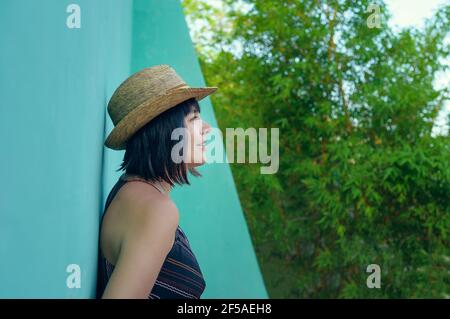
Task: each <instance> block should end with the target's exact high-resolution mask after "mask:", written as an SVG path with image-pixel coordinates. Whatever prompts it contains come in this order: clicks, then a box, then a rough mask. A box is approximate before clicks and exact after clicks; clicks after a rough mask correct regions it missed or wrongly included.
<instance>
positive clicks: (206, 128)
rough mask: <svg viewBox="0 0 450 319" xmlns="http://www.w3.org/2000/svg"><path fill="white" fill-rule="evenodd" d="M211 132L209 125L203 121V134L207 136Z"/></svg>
mask: <svg viewBox="0 0 450 319" xmlns="http://www.w3.org/2000/svg"><path fill="white" fill-rule="evenodd" d="M210 131H211V125H209V123H208V122H205V121H203V134H208V133H209V132H210Z"/></svg>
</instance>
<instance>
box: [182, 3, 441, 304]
mask: <svg viewBox="0 0 450 319" xmlns="http://www.w3.org/2000/svg"><path fill="white" fill-rule="evenodd" d="M371 2H372V1H366V0H358V1H343V0H335V1H312V0H305V1H278V0H247V1H230V0H227V1H222V2H221V5H222V7H220V8H217V7H214V6H211V5H208V4H207V3H208V1H202V0H185V1H184V2H183V4H184V6H185V10H186V13H187V17H188V19H190V23H191V25H192V26H193V27H192V30H193V36H194V40H195V41H196V47H197V50H198V54H199V57H200V62H201V66H202V69H203V72H204V75H205V77H206V81H207V83H208V85H215V86H218V87H219V90H218V91H217V92H216V93H215V94H214V95H213V96H212V101H213V105H214V109H215V113H216V117H217V119H218V122H219V126H220V128H221V129H222V130H224V129H225V128H226V127H243V128H248V127H255V128H258V127H267V128H270V127H279V128H280V169H279V172H278V173H277V174H275V175H261V174H260V173H259V167H257V165H255V164H235V165H232V171H233V175H234V178H235V182H236V184H237V188H238V191H239V196H240V199H241V202H242V205H243V208H244V211H245V214H246V218H247V221H248V224H249V227H250V230H251V233H252V237H253V242H254V245H255V247H256V251H257V254H258V258H259V260H260V264H261V266H262V269H263V272H264V276H265V278H266V284H267V287H268V290H269V294H270V295H271V297H285V298H299V297H300V298H304V297H314V298H336V297H339V298H431V297H434V298H443V297H447V298H448V297H449V295H448V294H449V292H450V284H449V276H448V270H449V251H448V247H449V237H448V231H449V229H450V214H449V213H450V209H449V198H450V166H449V159H450V156H449V154H450V153H449V150H450V147H449V146H450V143H449V137H448V134H447V135H437V136H436V135H434V134H432V128H433V122H434V121H435V119H436V116H437V114H438V112H439V111H440V110H441V109H442V108H443V106H444V103H445V102H446V101H448V99H449V94H448V93H449V92H448V88H445V89H437V88H435V86H434V85H433V82H434V80H435V78H436V75H437V74H438V72H446V71H447V69H446V66H445V64H444V62H443V61H444V60H445V59H446V58H447V59H448V58H449V57H450V51H449V49H450V47H449V45H448V42H446V41H444V40H445V38H446V37H447V36H449V30H450V6H449V5H447V6H443V7H441V8H440V10H439V11H438V12H437V13H436V14H435V15H434V17H433V18H432V19H430V20H428V21H427V23H426V25H425V28H424V29H423V30H417V29H411V28H410V29H405V30H402V31H401V32H399V33H395V32H393V31H392V30H390V29H389V27H388V26H387V21H388V19H389V14H388V12H387V8H386V6H385V5H384V4H383V3H382V2H378V3H380V6H381V23H382V26H381V28H368V27H367V24H366V21H367V18H368V16H369V15H370V12H366V9H367V7H368V6H369V4H370V3H371ZM200 21H203V22H205V21H206V23H204V24H203V27H195V26H196V25H199V24H198V23H199V22H200ZM208 34H209V36H208ZM237 44H238V45H237ZM233 48H241V50H236V49H233ZM280 260H281V261H282V264H283V265H284V267H286V269H289V276H291V277H292V276H293V275H292V274H295V276H294V277H293V278H291V279H292V280H290V282H291V283H290V284H291V286H290V287H289V286H288V285H286V286H285V289H284V291H280V289H279V288H277V283H276V280H275V279H273V278H275V277H276V276H279V274H273V269H274V267H271V265H274V264H277V265H278V263H279V261H280ZM369 264H378V265H380V267H381V272H382V274H381V289H369V288H368V287H367V286H366V279H367V276H368V273H366V267H367V265H369ZM265 269H267V270H268V272H265ZM279 270H282V269H279Z"/></svg>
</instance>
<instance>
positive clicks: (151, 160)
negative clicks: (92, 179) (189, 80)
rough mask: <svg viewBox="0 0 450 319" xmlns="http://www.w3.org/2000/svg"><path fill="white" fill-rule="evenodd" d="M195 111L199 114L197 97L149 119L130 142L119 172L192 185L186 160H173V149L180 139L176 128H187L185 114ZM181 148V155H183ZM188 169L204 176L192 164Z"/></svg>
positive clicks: (195, 174) (192, 172)
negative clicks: (175, 131) (173, 132)
mask: <svg viewBox="0 0 450 319" xmlns="http://www.w3.org/2000/svg"><path fill="white" fill-rule="evenodd" d="M193 112H198V113H200V106H199V104H198V102H197V100H196V99H195V98H190V99H188V100H185V101H183V102H181V103H179V104H177V105H176V106H174V107H172V108H170V109H168V110H166V111H164V112H163V113H161V114H159V115H158V116H157V117H155V118H154V119H152V120H151V121H149V122H148V123H147V124H146V125H145V126H143V127H142V128H141V129H139V130H138V131H137V132H136V133H135V134H133V136H131V137H130V139H129V140H128V141H127V143H126V150H125V155H124V157H123V162H122V164H121V165H120V167H119V168H118V169H117V170H116V171H121V170H124V171H125V173H127V174H131V175H139V176H140V177H142V178H144V179H146V180H149V181H158V180H159V181H162V180H164V181H166V182H167V183H169V184H170V185H171V186H174V185H175V183H177V184H179V185H183V184H188V185H190V183H189V180H188V177H187V173H188V172H187V165H186V163H184V162H183V161H181V163H175V162H174V161H172V158H171V151H172V148H173V146H174V145H175V144H177V143H178V142H179V140H172V139H171V134H172V131H173V130H174V129H176V128H185V127H186V126H185V117H186V115H188V114H190V113H193ZM182 151H183V149H182V150H181V153H180V156H183V155H184V154H182ZM189 171H190V172H191V174H193V175H194V176H201V174H200V173H199V172H198V171H197V170H196V169H195V168H193V167H192V168H190V169H189Z"/></svg>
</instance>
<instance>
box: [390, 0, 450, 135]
mask: <svg viewBox="0 0 450 319" xmlns="http://www.w3.org/2000/svg"><path fill="white" fill-rule="evenodd" d="M385 2H386V4H387V5H388V6H389V10H390V11H391V13H392V19H391V21H390V25H391V26H392V27H394V28H396V29H398V28H403V27H417V28H422V27H423V23H424V21H425V19H426V18H430V17H431V16H432V15H433V13H434V12H435V10H436V9H437V8H438V7H439V6H440V5H443V4H450V0H385ZM447 64H449V65H450V60H448V61H447ZM436 86H438V87H445V86H447V87H449V86H450V73H449V72H447V73H445V74H440V75H439V76H438V78H437V79H436ZM449 113H450V101H447V103H446V107H445V108H444V109H443V110H442V111H441V112H440V113H439V116H438V118H437V120H436V123H435V127H434V130H433V133H435V134H446V133H447V134H448V131H449V128H448V126H446V124H445V120H446V117H447V116H448V114H449Z"/></svg>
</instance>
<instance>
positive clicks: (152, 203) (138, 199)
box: [118, 182, 179, 228]
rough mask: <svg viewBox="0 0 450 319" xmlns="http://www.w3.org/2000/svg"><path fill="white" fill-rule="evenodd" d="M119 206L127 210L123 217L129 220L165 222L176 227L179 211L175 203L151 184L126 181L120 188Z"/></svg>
mask: <svg viewBox="0 0 450 319" xmlns="http://www.w3.org/2000/svg"><path fill="white" fill-rule="evenodd" d="M118 199H119V200H120V206H121V208H122V210H125V211H127V213H126V214H125V215H126V216H125V218H126V219H127V220H129V221H130V222H132V221H134V222H137V223H144V224H146V223H155V222H157V223H158V222H162V223H164V222H167V223H169V224H172V226H173V227H175V228H176V226H178V220H179V212H178V208H177V207H176V205H175V203H174V202H173V201H172V200H171V199H170V198H169V197H168V196H167V195H164V194H160V193H159V192H158V191H157V190H156V189H154V188H153V186H151V185H148V184H145V183H142V182H128V183H126V184H125V185H124V186H122V189H121V190H120V196H119V197H118Z"/></svg>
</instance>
